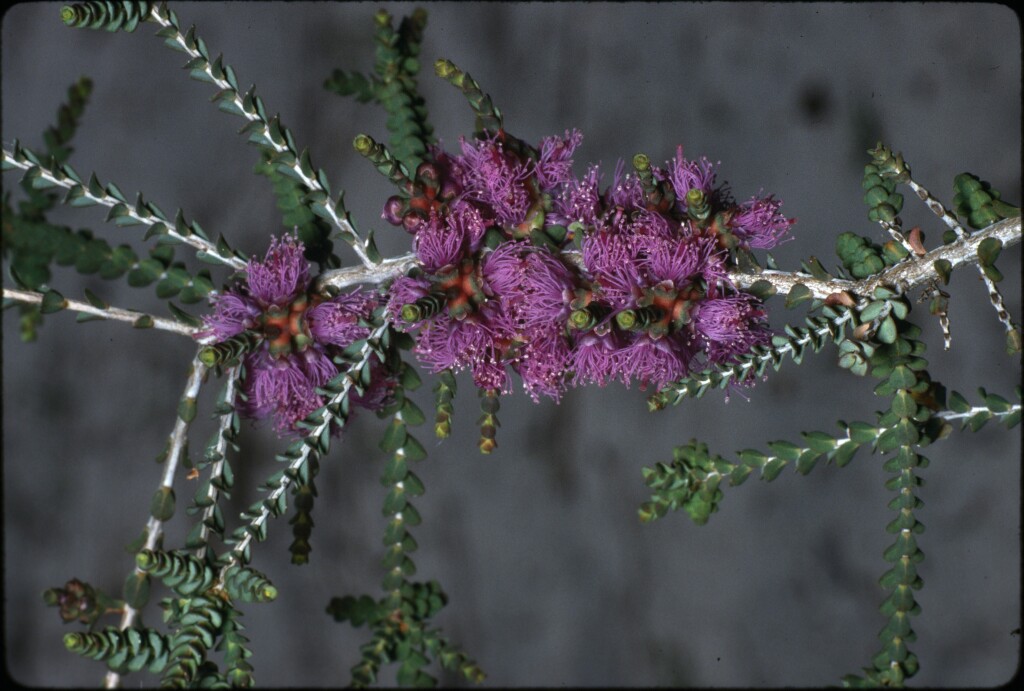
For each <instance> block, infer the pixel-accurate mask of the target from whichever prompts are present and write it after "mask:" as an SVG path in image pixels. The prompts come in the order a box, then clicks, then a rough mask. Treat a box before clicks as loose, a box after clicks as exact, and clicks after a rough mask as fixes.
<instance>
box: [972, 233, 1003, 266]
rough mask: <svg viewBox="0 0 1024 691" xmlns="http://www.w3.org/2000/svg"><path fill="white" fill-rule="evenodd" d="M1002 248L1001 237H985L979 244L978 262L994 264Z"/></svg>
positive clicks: (984, 264)
mask: <svg viewBox="0 0 1024 691" xmlns="http://www.w3.org/2000/svg"><path fill="white" fill-rule="evenodd" d="M1002 249H1003V241H1002V240H1000V239H999V238H992V237H989V238H985V239H984V240H982V241H981V243H980V244H979V245H978V263H979V264H981V265H982V266H992V265H993V264H994V263H995V261H996V259H998V258H999V253H1000V251H1002Z"/></svg>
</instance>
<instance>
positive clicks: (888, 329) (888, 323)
mask: <svg viewBox="0 0 1024 691" xmlns="http://www.w3.org/2000/svg"><path fill="white" fill-rule="evenodd" d="M878 340H879V341H881V342H882V343H894V342H895V341H896V322H895V321H894V320H893V318H892V316H888V317H886V318H885V319H884V320H883V321H882V325H881V326H879V327H878Z"/></svg>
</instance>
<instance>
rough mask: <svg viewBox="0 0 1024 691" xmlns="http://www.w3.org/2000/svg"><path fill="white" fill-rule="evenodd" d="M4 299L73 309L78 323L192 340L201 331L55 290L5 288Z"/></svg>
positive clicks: (54, 308)
mask: <svg viewBox="0 0 1024 691" xmlns="http://www.w3.org/2000/svg"><path fill="white" fill-rule="evenodd" d="M4 300H5V301H6V300H11V301H14V302H20V303H23V304H26V305H41V306H42V307H43V309H44V311H48V312H56V311H58V310H62V309H72V310H75V311H77V312H78V313H79V321H89V320H90V319H92V318H95V319H110V320H112V321H123V322H128V323H130V324H131V325H132V326H134V327H135V328H137V329H147V328H152V329H160V330H161V331H171V332H173V333H177V334H181V335H182V336H189V337H192V336H193V335H194V334H195V333H196V331H198V329H197V328H196V327H193V326H189V325H187V324H183V323H181V322H178V321H175V320H173V319H165V318H163V317H154V316H153V315H151V314H146V313H145V312H136V311H135V310H126V309H121V308H119V307H109V306H108V307H99V306H97V305H95V304H89V303H85V302H79V301H78V300H68V299H67V298H65V297H63V296H62V295H61V294H60V293H58V292H57V291H54V290H51V291H49V292H46V293H37V292H35V291H31V290H15V289H13V288H4ZM82 315H92V316H91V317H90V318H89V319H83V318H82Z"/></svg>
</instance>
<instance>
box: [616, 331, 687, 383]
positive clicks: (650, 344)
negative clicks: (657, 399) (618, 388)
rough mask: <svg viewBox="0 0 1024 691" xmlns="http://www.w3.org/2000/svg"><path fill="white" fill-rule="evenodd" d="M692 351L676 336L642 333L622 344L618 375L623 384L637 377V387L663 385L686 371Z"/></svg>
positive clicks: (683, 374)
mask: <svg viewBox="0 0 1024 691" xmlns="http://www.w3.org/2000/svg"><path fill="white" fill-rule="evenodd" d="M691 357H692V352H688V349H686V348H684V347H683V344H682V342H680V340H679V339H676V338H659V339H657V340H655V339H652V338H650V337H649V336H647V335H646V334H641V335H640V336H638V337H637V338H636V340H635V341H633V342H632V343H630V344H629V345H627V346H626V347H625V348H623V349H622V350H621V351H620V353H619V357H618V363H619V368H620V370H619V377H620V378H621V379H622V383H624V384H625V385H626V386H629V385H630V381H631V379H633V378H636V379H637V381H639V382H640V389H641V390H643V389H646V388H647V386H648V385H650V384H654V386H655V387H660V386H663V385H664V384H668V383H669V382H672V381H675V380H676V379H679V378H680V377H682V376H685V375H686V372H687V363H688V362H689V360H690V358H691Z"/></svg>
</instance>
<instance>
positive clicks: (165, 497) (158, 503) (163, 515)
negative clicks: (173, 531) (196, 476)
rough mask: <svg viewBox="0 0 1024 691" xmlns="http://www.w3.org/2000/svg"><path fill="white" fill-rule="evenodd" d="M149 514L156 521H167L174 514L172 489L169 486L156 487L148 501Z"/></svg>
mask: <svg viewBox="0 0 1024 691" xmlns="http://www.w3.org/2000/svg"><path fill="white" fill-rule="evenodd" d="M149 514H150V515H151V516H152V517H153V518H155V519H157V520H158V521H169V520H170V519H171V517H172V516H174V490H173V489H171V488H170V487H161V488H160V489H158V490H157V491H156V493H155V494H154V495H153V500H152V501H151V502H150V505H149Z"/></svg>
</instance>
